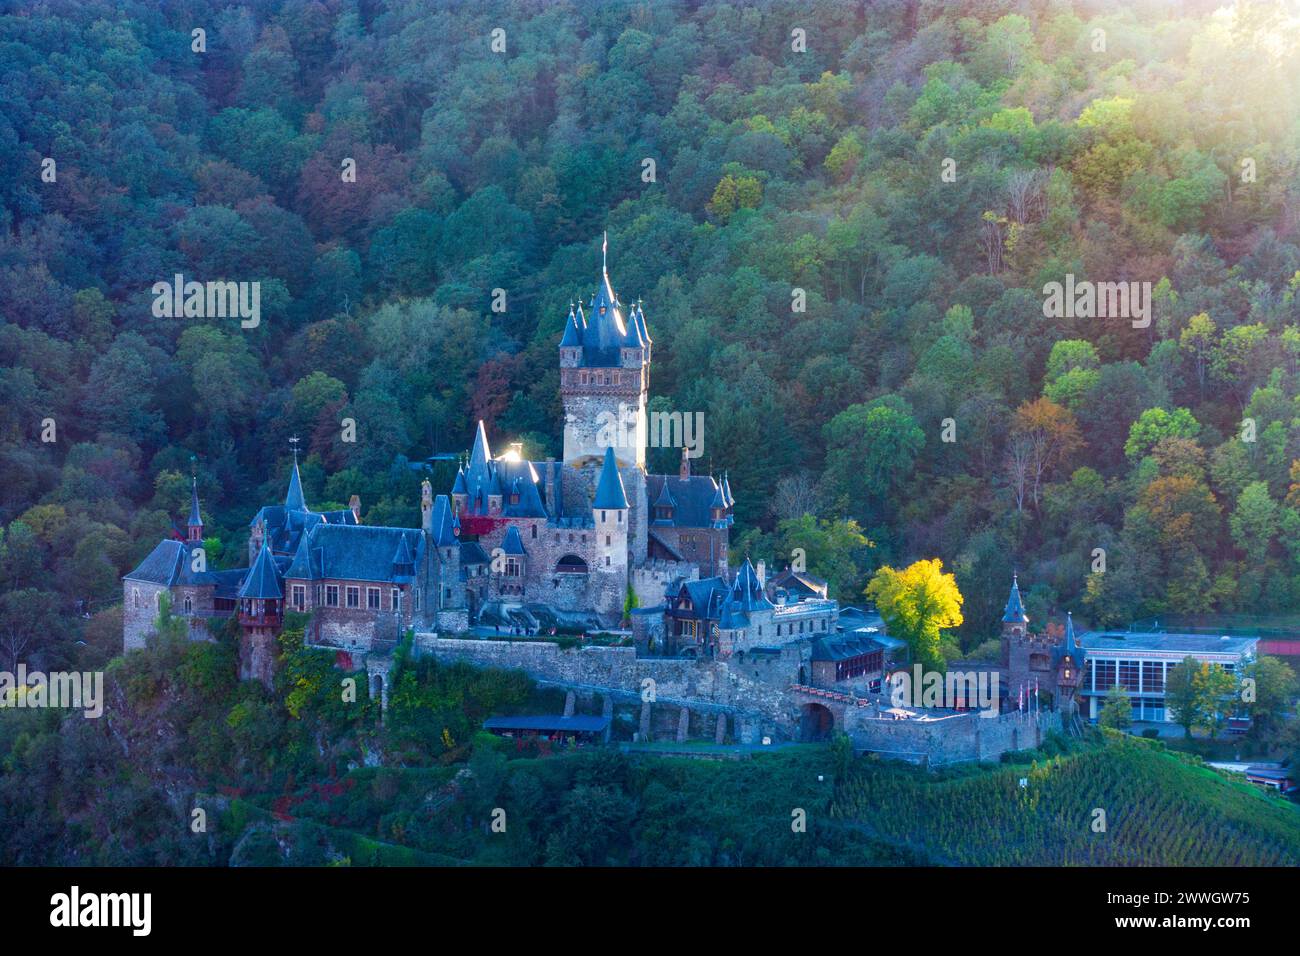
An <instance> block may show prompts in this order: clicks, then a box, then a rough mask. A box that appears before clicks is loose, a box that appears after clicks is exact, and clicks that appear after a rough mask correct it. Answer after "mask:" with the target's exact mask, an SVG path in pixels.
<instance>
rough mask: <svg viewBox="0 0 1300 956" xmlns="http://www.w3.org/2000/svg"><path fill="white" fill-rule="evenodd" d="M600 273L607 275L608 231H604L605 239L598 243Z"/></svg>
mask: <svg viewBox="0 0 1300 956" xmlns="http://www.w3.org/2000/svg"><path fill="white" fill-rule="evenodd" d="M600 271H601V273H602V274H603V275H609V230H608V229H606V230H605V238H604V239H602V240H601V242H600Z"/></svg>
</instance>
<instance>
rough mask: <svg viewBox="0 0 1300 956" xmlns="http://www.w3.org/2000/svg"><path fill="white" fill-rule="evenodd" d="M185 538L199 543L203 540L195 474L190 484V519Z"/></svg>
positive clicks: (197, 481) (197, 480)
mask: <svg viewBox="0 0 1300 956" xmlns="http://www.w3.org/2000/svg"><path fill="white" fill-rule="evenodd" d="M187 528H188V532H187V534H186V536H185V538H186V540H187V541H189V542H191V543H194V544H201V543H202V541H203V518H202V516H201V515H200V514H199V479H198V477H197V476H196V477H195V478H194V479H193V483H192V484H191V486H190V519H189V523H188V525H187Z"/></svg>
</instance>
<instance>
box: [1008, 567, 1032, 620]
mask: <svg viewBox="0 0 1300 956" xmlns="http://www.w3.org/2000/svg"><path fill="white" fill-rule="evenodd" d="M1028 621H1029V615H1028V614H1026V613H1025V605H1024V602H1023V601H1021V600H1020V581H1019V579H1018V578H1017V576H1016V575H1014V574H1013V575H1012V576H1011V595H1010V597H1008V598H1007V606H1006V608H1005V610H1003V612H1002V622H1003V623H1004V624H1026V623H1028Z"/></svg>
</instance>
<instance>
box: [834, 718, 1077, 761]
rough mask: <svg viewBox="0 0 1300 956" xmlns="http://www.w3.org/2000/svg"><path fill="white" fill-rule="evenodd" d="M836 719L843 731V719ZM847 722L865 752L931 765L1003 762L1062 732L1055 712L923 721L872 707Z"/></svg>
mask: <svg viewBox="0 0 1300 956" xmlns="http://www.w3.org/2000/svg"><path fill="white" fill-rule="evenodd" d="M836 716H837V721H836V725H837V729H839V723H840V721H839V719H838V718H839V717H840V715H839V714H837V715H836ZM843 724H844V726H843V729H844V731H845V732H846V733H847V734H848V735H849V737H850V738H851V739H852V740H853V744H854V747H855V748H857V749H859V750H866V751H870V752H872V753H878V754H880V755H881V756H885V757H891V758H894V759H898V760H907V761H910V762H913V763H924V764H927V765H930V766H941V765H943V764H950V763H964V762H969V761H980V760H997V759H998V758H1000V757H1001V756H1002V754H1003V753H1005V752H1006V751H1008V750H1028V749H1032V748H1035V747H1038V746H1039V745H1041V744H1042V742H1043V738H1044V737H1045V736H1046V735H1047V732H1048V731H1049V730H1053V729H1057V730H1059V729H1060V722H1059V718H1058V716H1057V715H1056V714H1055V713H1054V712H1050V711H1045V712H1042V713H1039V714H1030V713H1024V712H1020V711H1015V712H1011V713H1006V714H999V715H998V716H996V717H981V716H980V715H979V713H978V712H977V711H968V712H966V713H961V714H953V715H949V716H944V717H939V718H936V719H933V720H924V721H921V720H914V719H911V720H894V719H892V718H891V717H889V716H884V717H880V716H877V715H876V712H875V710H874V708H869V707H847V708H845V709H844V712H843Z"/></svg>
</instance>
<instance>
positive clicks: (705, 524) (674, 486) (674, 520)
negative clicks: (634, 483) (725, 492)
mask: <svg viewBox="0 0 1300 956" xmlns="http://www.w3.org/2000/svg"><path fill="white" fill-rule="evenodd" d="M665 488H667V489H668V493H669V494H670V495H671V496H672V498H673V501H674V503H675V504H674V508H673V516H672V517H671V518H666V519H665V518H655V519H653V520H652V521H651V522H650V524H651V526H652V527H653V526H654V525H661V526H664V527H671V528H719V527H729V526H730V524H731V521H732V519H731V516H730V515H727V516H725V517H723V518H722V519H721V520H720V521H715V520H714V518H713V515H712V513H711V512H710V510H709V509H710V507H711V506H712V504H713V500H714V497H715V496H716V495H717V494H718V484H717V482H716V481H714V480H713V479H712V478H710V477H709V476H708V475H691V476H689V477H687V478H679V477H677V476H676V475H646V495H647V497H649V499H650V500H651V501H658V500H659V498H660V497H661V496H662V495H663V493H664V489H665Z"/></svg>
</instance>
